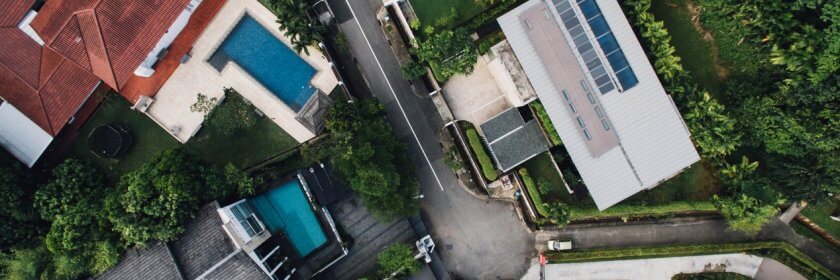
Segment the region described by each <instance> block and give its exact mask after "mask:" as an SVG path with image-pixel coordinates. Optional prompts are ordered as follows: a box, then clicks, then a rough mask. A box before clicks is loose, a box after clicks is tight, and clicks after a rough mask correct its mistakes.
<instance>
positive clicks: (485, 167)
mask: <svg viewBox="0 0 840 280" xmlns="http://www.w3.org/2000/svg"><path fill="white" fill-rule="evenodd" d="M466 134H467V141H469V142H470V148H471V149H472V151H473V154H474V155H475V157H476V159H477V160H478V165H481V166H480V167H481V173H484V178H487V180H489V181H496V178H498V177H499V173H498V172H496V168H495V167H493V160H492V159H490V156H489V155H488V154H487V151H486V150H485V149H484V144H482V143H481V137H479V136H478V132H477V131H475V128H473V127H468V128H467V129H466Z"/></svg>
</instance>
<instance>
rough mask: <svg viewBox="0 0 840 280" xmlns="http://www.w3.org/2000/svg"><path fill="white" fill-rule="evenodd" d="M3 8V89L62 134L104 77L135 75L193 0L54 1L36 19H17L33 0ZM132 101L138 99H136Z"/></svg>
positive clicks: (112, 82)
mask: <svg viewBox="0 0 840 280" xmlns="http://www.w3.org/2000/svg"><path fill="white" fill-rule="evenodd" d="M5 1H6V2H10V3H4V4H5V7H4V8H3V9H4V12H2V14H0V38H3V40H0V95H1V96H2V97H3V98H4V99H5V100H6V101H8V102H9V103H11V104H12V105H14V106H15V107H16V108H18V110H20V111H21V112H23V113H24V114H25V115H26V116H27V117H29V118H30V119H32V120H33V121H34V122H35V123H37V124H38V125H39V126H41V127H42V128H43V129H44V130H45V131H47V132H48V133H50V134H51V135H56V134H58V132H59V131H61V129H62V128H63V127H64V125H65V124H66V123H67V121H68V120H69V119H70V118H71V117H72V115H73V113H74V112H75V110H76V109H77V108H78V107H79V106H80V105H81V104H82V103H83V102H84V100H85V99H86V98H87V96H88V94H89V93H90V92H91V91H92V90H93V88H94V87H95V86H96V85H97V83H98V82H99V80H102V81H103V82H105V83H106V84H108V85H109V86H111V87H112V88H114V89H117V90H119V89H120V88H121V86H122V85H123V84H124V83H125V82H126V81H128V80H129V79H130V78H131V77H133V76H134V70H135V69H136V68H137V66H139V65H140V63H141V62H142V61H143V59H145V57H146V55H147V54H148V53H149V52H150V51H151V50H152V48H153V47H154V45H155V44H156V43H157V41H158V40H159V39H160V37H161V36H163V34H165V33H166V31H167V29H168V27H169V26H170V25H172V23H173V22H174V20H175V19H176V18H177V17H178V15H179V14H180V13H181V11H183V10H184V8H186V6H187V3H188V2H189V0H107V1H104V0H50V1H47V2H46V4H44V6H43V7H42V8H41V10H40V11H39V12H38V15H37V16H36V17H35V19H34V20H33V21H32V23H31V24H30V26H31V27H32V28H33V29H34V30H35V31H36V32H37V33H38V35H39V36H40V37H41V38H42V39H43V40H44V42H45V46H44V47H42V46H40V45H38V44H37V43H36V42H35V41H34V40H32V39H31V38H29V37H28V36H27V35H26V34H24V33H23V32H22V31H21V30H20V29H18V28H17V24H18V23H19V22H20V20H21V19H23V17H24V15H26V13H27V12H28V10H29V9H30V8H31V7H32V4H33V3H34V2H35V1H34V0H5ZM131 101H132V102H133V101H134V100H131Z"/></svg>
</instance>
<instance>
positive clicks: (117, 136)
mask: <svg viewBox="0 0 840 280" xmlns="http://www.w3.org/2000/svg"><path fill="white" fill-rule="evenodd" d="M133 143H134V139H133V138H132V137H131V133H129V132H128V130H127V129H125V127H124V126H122V125H119V124H113V123H109V124H104V125H100V126H98V127H96V128H94V129H93V131H92V132H91V133H90V136H88V148H89V149H90V151H91V152H93V153H94V154H96V156H98V157H101V158H118V157H120V156H122V155H123V154H125V152H126V151H128V149H129V148H131V144H133Z"/></svg>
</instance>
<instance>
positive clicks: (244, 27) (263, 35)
mask: <svg viewBox="0 0 840 280" xmlns="http://www.w3.org/2000/svg"><path fill="white" fill-rule="evenodd" d="M218 51H222V52H224V53H225V54H226V55H227V56H228V57H230V59H231V60H232V61H234V62H236V64H238V65H239V66H240V67H242V69H245V71H247V72H248V74H250V75H251V76H252V77H254V79H256V80H257V81H258V82H260V83H261V84H262V85H263V86H265V87H266V88H267V89H268V90H270V91H271V92H272V93H274V95H276V96H277V97H278V98H280V100H283V102H284V103H286V104H287V105H289V107H291V108H292V110H294V111H295V112H297V111H298V110H300V108H301V107H303V105H304V104H306V101H307V100H309V97H310V96H312V94H313V93H315V88H314V87H312V85H311V84H310V83H309V81H310V80H312V77H313V76H315V69H314V68H312V66H311V65H309V63H307V62H306V61H305V60H303V59H302V58H301V57H299V56H298V55H297V53H295V52H294V51H292V50H291V49H289V47H288V46H286V44H284V43H283V42H281V41H280V40H279V39H277V37H275V36H274V35H273V34H271V32H269V31H268V30H266V29H265V27H263V26H262V25H261V24H260V23H259V22H257V21H256V20H254V18H252V17H251V16H249V15H247V14H246V15H245V16H244V17H242V19H241V20H240V21H239V23H237V24H236V27H234V28H233V31H231V33H230V34H229V35H228V37H227V39H225V41H224V42H223V43H222V45H221V46H220V47H219V50H217V52H218Z"/></svg>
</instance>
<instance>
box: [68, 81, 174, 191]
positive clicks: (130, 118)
mask: <svg viewBox="0 0 840 280" xmlns="http://www.w3.org/2000/svg"><path fill="white" fill-rule="evenodd" d="M106 123H119V124H122V125H123V126H125V127H126V128H128V130H129V131H130V132H131V135H132V136H133V137H134V145H132V146H131V148H130V149H129V150H128V152H127V153H126V154H125V155H123V157H122V158H120V159H119V160H115V159H102V158H99V157H97V156H96V155H94V154H93V153H91V152H90V149H88V146H87V137H88V135H90V132H91V131H92V130H93V129H94V128H96V127H98V126H100V125H102V124H106ZM178 146H179V143H178V141H176V140H175V138H173V137H172V136H171V135H169V134H168V133H166V131H165V130H163V129H162V128H161V127H160V126H159V125H158V124H157V123H155V122H154V121H152V119H150V118H149V117H147V116H146V115H144V114H142V113H140V112H137V111H134V110H131V105H130V104H129V103H128V101H127V100H125V99H124V98H122V96H120V95H118V94H113V93H109V94H108V95H107V96H106V97H105V100H104V101H102V103H101V104H100V105H99V108H98V109H97V111H96V112H95V113H94V114H93V116H91V118H90V119H89V120H88V122H87V123H86V124H85V125H84V127H82V129H81V131H80V133H79V135H78V136H77V137H76V139H75V140H74V141H73V143H72V144H71V146H70V148H69V149H68V151H67V153H66V155H67V157H75V158H78V159H82V160H86V161H88V162H90V163H93V164H94V165H96V166H98V167H100V169H102V171H103V172H104V173H105V175H106V176H107V177H108V180H109V181H110V182H112V183H115V182H117V181H118V180H119V177H120V176H121V175H122V174H123V173H126V172H129V171H131V170H134V169H136V168H138V167H140V166H141V165H143V163H145V162H146V160H148V159H149V158H151V157H152V156H154V155H156V154H157V153H159V152H161V151H163V150H168V149H174V148H177V147H178Z"/></svg>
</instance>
